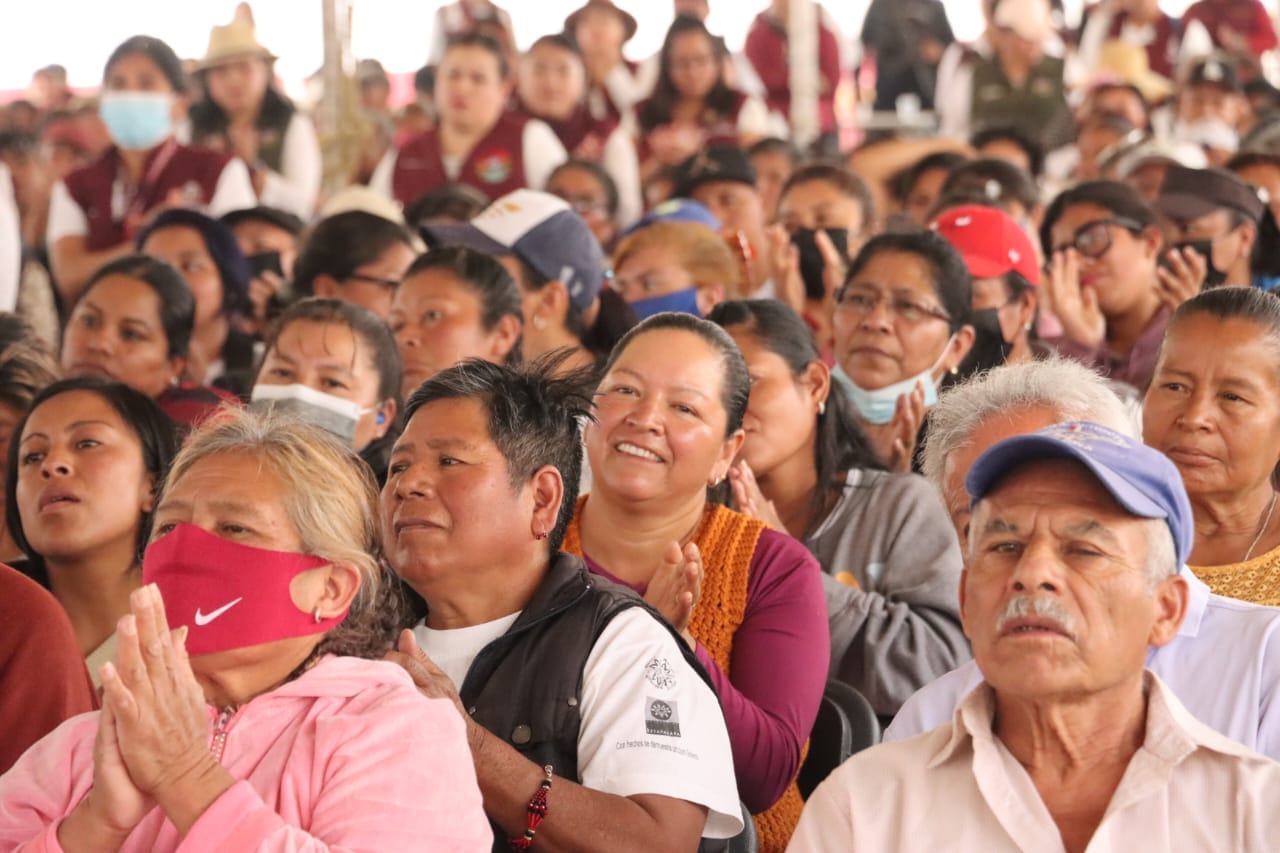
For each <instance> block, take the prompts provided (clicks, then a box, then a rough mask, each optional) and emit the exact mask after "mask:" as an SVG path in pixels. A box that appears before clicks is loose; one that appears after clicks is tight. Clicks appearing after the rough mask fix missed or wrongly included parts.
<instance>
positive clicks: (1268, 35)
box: [1182, 0, 1276, 56]
mask: <svg viewBox="0 0 1280 853" xmlns="http://www.w3.org/2000/svg"><path fill="white" fill-rule="evenodd" d="M1192 21H1199V22H1200V23H1201V24H1203V25H1204V28H1205V29H1206V30H1208V31H1209V35H1210V36H1212V37H1213V43H1214V44H1215V45H1217V46H1218V47H1222V46H1223V44H1222V37H1221V36H1220V35H1219V31H1220V30H1221V29H1222V28H1223V27H1230V28H1231V29H1233V30H1235V31H1236V32H1237V33H1239V34H1240V35H1242V36H1245V38H1247V39H1248V42H1249V52H1250V53H1251V54H1253V55H1254V56H1258V55H1259V54H1261V53H1264V52H1266V51H1268V50H1271V49H1272V48H1273V47H1275V46H1276V31H1275V27H1273V26H1272V25H1271V16H1270V15H1268V14H1267V10H1266V8H1265V7H1264V6H1263V5H1262V4H1261V3H1259V2H1258V0H1200V2H1198V3H1195V4H1194V5H1192V6H1191V8H1190V9H1188V10H1187V11H1186V12H1184V13H1183V15H1182V25H1183V27H1186V26H1188V25H1189V24H1190V23H1191V22H1192Z"/></svg>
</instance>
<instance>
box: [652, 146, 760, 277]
mask: <svg viewBox="0 0 1280 853" xmlns="http://www.w3.org/2000/svg"><path fill="white" fill-rule="evenodd" d="M673 194H674V196H675V197H677V198H691V199H693V200H694V201H698V202H701V203H702V204H704V205H706V206H707V207H708V208H709V209H710V210H711V212H712V213H713V214H715V217H716V219H719V220H720V224H721V225H723V226H724V232H725V234H726V235H727V236H728V237H729V239H730V240H731V241H736V243H735V248H737V249H739V250H740V251H741V253H742V257H743V263H744V265H745V269H746V271H747V278H748V283H747V290H748V293H746V294H744V295H746V296H750V297H757V298H766V297H772V296H773V295H774V294H773V287H772V282H771V281H770V280H769V270H770V268H771V266H770V263H769V257H768V248H769V246H768V243H767V242H766V240H765V234H764V226H765V211H764V203H763V202H762V201H761V200H760V192H759V190H757V189H756V170H755V168H754V167H753V166H752V165H751V160H750V158H749V157H747V154H746V152H744V151H743V150H742V149H741V148H738V147H736V146H733V145H712V146H711V147H709V148H705V149H703V150H702V151H699V152H698V153H697V154H695V155H693V156H692V157H690V158H689V159H688V160H685V161H684V162H683V163H681V164H680V165H679V166H678V167H677V169H676V177H675V181H674V193H673Z"/></svg>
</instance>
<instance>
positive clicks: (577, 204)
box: [555, 193, 605, 219]
mask: <svg viewBox="0 0 1280 853" xmlns="http://www.w3.org/2000/svg"><path fill="white" fill-rule="evenodd" d="M555 195H557V196H559V197H560V198H561V199H563V200H564V201H566V202H568V203H569V206H570V207H572V208H573V212H574V213H576V214H578V215H579V216H581V217H582V218H583V219H586V218H587V217H588V216H590V215H591V214H593V213H602V212H603V211H604V209H605V203H604V202H603V201H600V200H599V199H594V198H587V197H586V196H571V195H568V194H566V193H555Z"/></svg>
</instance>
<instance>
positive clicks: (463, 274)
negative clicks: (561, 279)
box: [404, 246, 524, 364]
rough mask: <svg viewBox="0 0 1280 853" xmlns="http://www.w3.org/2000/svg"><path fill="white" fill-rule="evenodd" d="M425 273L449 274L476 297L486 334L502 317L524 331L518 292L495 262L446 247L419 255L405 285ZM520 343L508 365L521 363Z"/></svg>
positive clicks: (482, 255)
mask: <svg viewBox="0 0 1280 853" xmlns="http://www.w3.org/2000/svg"><path fill="white" fill-rule="evenodd" d="M428 270H443V271H445V272H448V273H450V274H451V275H453V277H454V278H455V279H457V280H458V283H459V284H461V285H462V286H463V287H465V288H466V289H467V290H469V291H471V292H472V293H474V294H475V295H476V297H477V298H478V299H479V300H480V325H481V327H482V328H483V329H484V330H485V331H486V332H489V331H492V330H493V329H494V328H495V327H496V326H497V325H498V323H499V321H501V320H502V318H503V317H515V318H516V322H518V323H519V324H520V327H521V329H523V328H524V309H523V306H522V304H521V299H520V288H519V287H518V286H517V285H516V282H515V279H513V278H512V277H511V273H509V272H507V268H506V267H504V266H503V265H502V262H501V261H499V260H498V259H497V258H495V257H493V256H492V255H487V254H485V253H484V252H479V251H476V250H475V249H468V248H466V247H464V246H445V247H444V248H442V249H432V250H431V251H430V252H427V253H426V254H424V255H419V256H418V258H417V259H416V260H415V261H414V262H413V263H412V264H410V266H409V270H408V271H407V272H406V273H405V274H404V279H405V281H408V280H409V279H410V278H411V277H413V276H415V275H418V274H419V273H424V272H427V271H428ZM520 343H521V339H520V337H517V338H516V343H515V346H513V347H512V348H511V351H510V352H508V353H507V358H506V362H507V364H518V363H519V362H520V357H521V354H520Z"/></svg>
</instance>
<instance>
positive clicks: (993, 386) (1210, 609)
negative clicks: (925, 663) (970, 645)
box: [884, 359, 1280, 759]
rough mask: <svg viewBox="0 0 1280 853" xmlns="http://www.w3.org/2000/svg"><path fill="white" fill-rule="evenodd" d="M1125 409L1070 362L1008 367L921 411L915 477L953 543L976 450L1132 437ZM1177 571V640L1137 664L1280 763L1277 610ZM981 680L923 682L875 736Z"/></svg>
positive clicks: (931, 714)
mask: <svg viewBox="0 0 1280 853" xmlns="http://www.w3.org/2000/svg"><path fill="white" fill-rule="evenodd" d="M1135 405H1136V404H1135ZM1134 411H1136V409H1134V410H1129V409H1127V407H1126V405H1125V404H1124V403H1122V402H1121V401H1120V399H1119V398H1118V397H1116V395H1115V394H1114V393H1113V392H1112V391H1111V388H1110V387H1109V386H1108V383H1107V382H1106V381H1105V380H1103V379H1102V378H1101V377H1099V376H1098V375H1097V374H1096V373H1094V372H1093V371H1091V370H1089V369H1088V368H1086V367H1084V366H1083V365H1080V364H1078V363H1076V362H1073V361H1069V360H1066V359H1049V360H1044V361H1032V362H1026V363H1024V364H1017V365H1008V366H1006V367H1002V368H1000V369H999V370H995V371H992V372H990V373H988V374H986V375H984V376H982V377H981V378H979V379H975V380H974V381H972V382H966V383H965V384H963V385H960V386H957V387H955V388H954V389H952V390H950V391H948V392H946V393H944V394H943V395H942V396H941V399H939V401H938V404H937V405H936V406H934V407H933V409H932V410H931V411H930V412H929V431H928V433H927V435H926V438H925V446H924V464H923V470H924V474H925V476H926V477H927V478H928V479H929V480H930V481H931V482H932V483H933V484H934V486H935V487H936V488H937V489H938V491H939V492H940V493H941V494H942V498H943V503H944V505H945V506H946V508H947V512H948V514H949V515H950V516H951V521H952V524H953V525H954V526H955V529H956V533H957V535H958V536H959V538H960V541H961V542H962V543H963V542H964V541H965V538H966V534H967V531H968V528H969V501H970V496H969V493H968V492H967V491H966V490H965V486H964V479H965V476H966V475H967V474H968V472H969V469H970V467H971V466H972V464H973V461H974V460H975V459H976V458H977V457H978V454H980V453H982V452H984V451H985V450H987V448H989V447H991V445H993V444H995V443H996V442H997V441H1000V440H1002V439H1005V438H1008V437H1010V436H1015V435H1021V434H1023V433H1027V432H1031V431H1033V430H1037V429H1040V428H1042V427H1046V426H1049V425H1051V424H1055V423H1061V422H1063V421H1070V420H1090V421H1094V422H1096V423H1101V424H1104V425H1106V426H1108V427H1111V428H1112V429H1114V430H1117V431H1120V432H1123V433H1125V434H1126V435H1128V436H1130V437H1134V438H1136V437H1137V435H1138V426H1137V421H1136V420H1135V414H1134ZM1180 571H1181V574H1182V576H1183V578H1184V579H1185V580H1186V583H1187V586H1188V589H1189V602H1188V605H1187V616H1186V618H1185V619H1184V620H1183V621H1182V626H1181V627H1180V628H1179V630H1178V633H1177V636H1175V637H1174V638H1173V639H1172V640H1171V641H1170V642H1168V643H1167V644H1165V645H1163V646H1157V647H1152V648H1151V649H1150V650H1149V651H1148V653H1147V662H1146V666H1147V668H1148V669H1150V670H1151V671H1152V672H1154V673H1156V674H1157V675H1158V676H1160V678H1161V679H1163V680H1164V682H1165V683H1166V684H1167V685H1168V687H1169V688H1170V689H1171V690H1172V691H1173V693H1174V695H1176V696H1177V697H1178V700H1179V701H1180V702H1181V703H1182V704H1183V705H1185V706H1186V707H1187V709H1188V710H1190V711H1191V713H1192V714H1194V715H1195V717H1196V718H1197V719H1198V720H1200V721H1201V722H1203V723H1205V724H1207V725H1209V726H1211V727H1212V728H1214V729H1216V730H1217V731H1218V732H1220V733H1221V734H1224V735H1226V736H1227V737H1229V738H1231V739H1232V740H1234V741H1236V742H1238V743H1241V744H1243V745H1245V746H1247V747H1249V748H1250V749H1253V750H1256V751H1258V752H1260V753H1262V754H1264V755H1267V756H1270V757H1271V758H1273V759H1280V610H1277V609H1276V608H1272V607H1260V606H1258V605H1255V604H1248V603H1246V602H1243V601H1236V600H1235V599H1230V598H1224V597H1223V596H1220V595H1213V594H1212V593H1210V592H1209V588H1208V587H1207V586H1205V584H1204V583H1203V582H1202V581H1201V580H1199V579H1198V578H1197V577H1196V576H1195V575H1194V574H1192V573H1191V571H1190V570H1189V569H1187V568H1186V567H1185V566H1183V567H1182V568H1181V570H1180ZM981 680H982V673H981V671H980V670H979V668H978V665H977V664H976V663H973V662H970V663H967V664H964V665H962V666H960V667H959V668H957V669H954V670H952V671H951V672H949V673H947V674H946V675H944V676H943V677H942V678H939V679H938V680H937V681H935V682H933V683H932V684H929V685H926V686H925V687H924V688H922V689H921V690H919V691H917V692H916V694H915V695H914V696H912V697H911V698H910V699H908V700H907V702H906V704H905V705H903V706H902V709H901V710H900V711H899V712H898V715H897V716H896V717H895V718H894V721H893V724H892V725H891V726H890V727H889V729H888V730H887V731H886V732H885V734H884V739H885V740H886V741H893V740H901V739H905V738H909V737H912V736H914V735H918V734H921V733H922V732H926V731H929V730H930V729H933V728H936V727H937V726H939V725H942V724H943V723H945V722H946V721H947V720H949V719H951V717H952V715H953V714H954V713H955V709H956V706H957V705H958V704H959V703H960V700H961V699H962V698H963V697H964V696H965V694H967V693H968V692H969V691H970V690H972V689H973V688H974V687H975V686H977V684H978V683H979V682H980V681H981Z"/></svg>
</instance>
